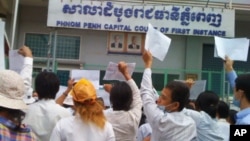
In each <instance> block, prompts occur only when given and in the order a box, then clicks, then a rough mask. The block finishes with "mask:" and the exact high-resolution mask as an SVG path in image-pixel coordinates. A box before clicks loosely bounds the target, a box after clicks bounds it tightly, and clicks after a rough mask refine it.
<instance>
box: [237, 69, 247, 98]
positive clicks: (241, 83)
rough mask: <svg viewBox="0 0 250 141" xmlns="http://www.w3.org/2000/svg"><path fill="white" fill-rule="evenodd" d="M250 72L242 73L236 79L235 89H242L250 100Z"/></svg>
mask: <svg viewBox="0 0 250 141" xmlns="http://www.w3.org/2000/svg"><path fill="white" fill-rule="evenodd" d="M249 81H250V73H247V74H241V75H239V76H238V77H237V78H236V79H235V89H236V91H238V90H242V91H244V94H245V96H246V98H247V100H248V101H249V102H250V83H249Z"/></svg>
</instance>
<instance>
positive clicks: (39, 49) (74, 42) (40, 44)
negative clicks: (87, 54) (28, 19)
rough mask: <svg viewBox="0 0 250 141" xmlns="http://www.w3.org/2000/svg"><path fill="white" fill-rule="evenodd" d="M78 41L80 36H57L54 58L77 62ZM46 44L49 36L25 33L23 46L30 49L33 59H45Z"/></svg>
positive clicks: (78, 53)
mask: <svg viewBox="0 0 250 141" xmlns="http://www.w3.org/2000/svg"><path fill="white" fill-rule="evenodd" d="M80 39H81V38H80V36H65V35H58V36H57V49H56V58H57V59H76V60H79V56H80ZM48 42H49V34H38V33H26V35H25V45H27V46H29V47H30V48H31V50H32V53H33V55H34V56H35V57H42V58H47V55H48ZM51 54H53V53H52V51H51Z"/></svg>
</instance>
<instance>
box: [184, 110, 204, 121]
mask: <svg viewBox="0 0 250 141" xmlns="http://www.w3.org/2000/svg"><path fill="white" fill-rule="evenodd" d="M183 112H184V114H185V115H187V116H189V117H191V118H192V119H193V120H194V121H195V123H196V125H199V124H200V121H201V120H202V118H203V117H202V114H201V113H200V112H198V111H195V110H190V109H186V108H184V109H183Z"/></svg>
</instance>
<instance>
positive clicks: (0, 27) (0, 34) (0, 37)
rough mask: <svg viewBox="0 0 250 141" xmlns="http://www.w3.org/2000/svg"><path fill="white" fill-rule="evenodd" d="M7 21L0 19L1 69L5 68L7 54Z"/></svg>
mask: <svg viewBox="0 0 250 141" xmlns="http://www.w3.org/2000/svg"><path fill="white" fill-rule="evenodd" d="M4 25H5V23H4V22H3V21H1V20H0V57H1V58H0V70H5V57H4V56H5V55H4V32H5V28H4Z"/></svg>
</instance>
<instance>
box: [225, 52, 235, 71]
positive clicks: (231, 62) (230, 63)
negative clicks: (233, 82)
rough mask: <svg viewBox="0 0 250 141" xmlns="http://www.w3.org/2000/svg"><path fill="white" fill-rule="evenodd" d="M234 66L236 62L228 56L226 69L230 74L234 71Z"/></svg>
mask: <svg viewBox="0 0 250 141" xmlns="http://www.w3.org/2000/svg"><path fill="white" fill-rule="evenodd" d="M233 64H234V61H233V60H231V59H230V58H229V57H228V56H225V61H224V67H225V70H226V71H227V72H230V71H232V70H233Z"/></svg>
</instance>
